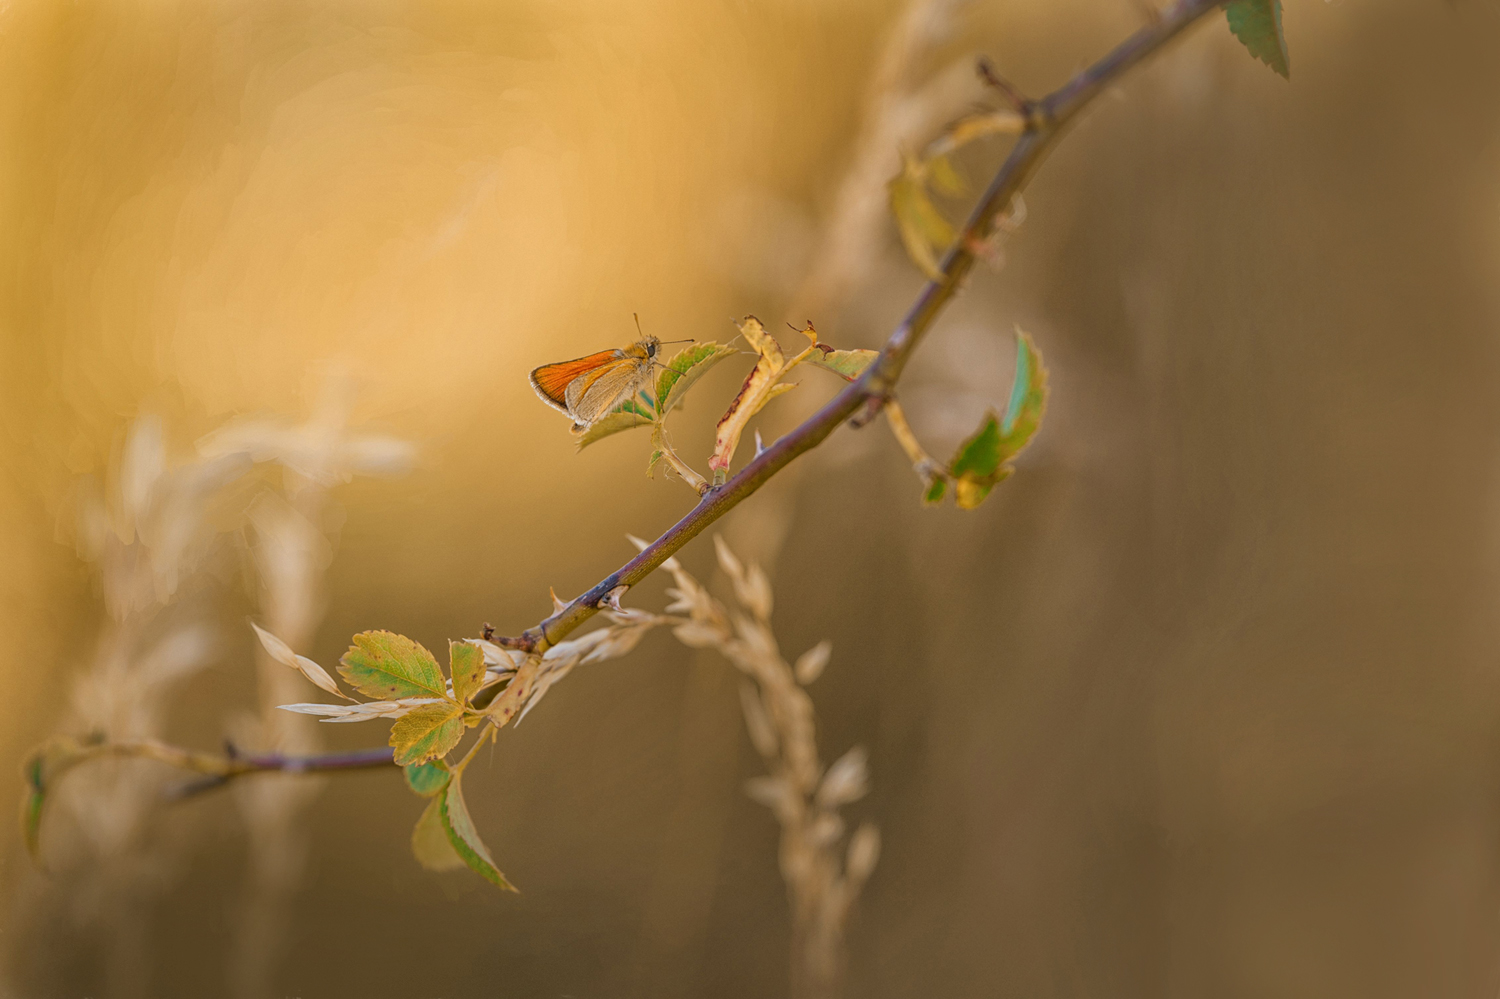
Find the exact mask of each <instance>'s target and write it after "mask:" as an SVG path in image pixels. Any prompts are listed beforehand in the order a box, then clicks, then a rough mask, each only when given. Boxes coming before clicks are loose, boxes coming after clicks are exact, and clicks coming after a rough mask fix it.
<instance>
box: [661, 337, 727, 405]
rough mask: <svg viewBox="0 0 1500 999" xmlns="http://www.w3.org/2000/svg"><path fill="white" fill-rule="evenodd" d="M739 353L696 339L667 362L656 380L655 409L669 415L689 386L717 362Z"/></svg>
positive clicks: (718, 344)
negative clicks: (698, 341)
mask: <svg viewBox="0 0 1500 999" xmlns="http://www.w3.org/2000/svg"><path fill="white" fill-rule="evenodd" d="M737 353H739V351H737V350H735V349H734V348H733V347H730V346H728V345H727V344H722V343H713V342H709V343H695V344H692V345H690V346H689V347H687V348H686V349H685V350H682V351H679V352H678V353H677V356H676V357H674V358H672V359H671V360H670V361H668V362H667V365H666V370H665V371H663V372H662V373H661V375H660V377H658V378H657V380H656V411H657V413H659V414H660V415H662V416H666V415H667V414H668V413H670V412H671V411H672V410H673V408H675V407H676V406H677V405H678V403H680V402H682V397H683V396H685V395H687V392H688V389H690V388H692V387H693V384H694V383H695V382H696V381H697V380H698V379H700V378H702V377H703V376H704V375H706V374H707V373H708V369H709V368H712V367H713V366H714V365H715V364H718V363H719V362H720V361H722V360H724V358H726V357H730V356H732V355H734V354H737Z"/></svg>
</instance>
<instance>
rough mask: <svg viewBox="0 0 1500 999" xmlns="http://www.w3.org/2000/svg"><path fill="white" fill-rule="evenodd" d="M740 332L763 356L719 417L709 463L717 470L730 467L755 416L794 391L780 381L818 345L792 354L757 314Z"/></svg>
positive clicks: (810, 335) (741, 327)
mask: <svg viewBox="0 0 1500 999" xmlns="http://www.w3.org/2000/svg"><path fill="white" fill-rule="evenodd" d="M740 333H741V334H743V335H744V337H745V342H746V343H748V344H749V345H750V346H751V347H752V348H753V349H754V350H755V352H756V354H758V355H759V357H758V358H757V360H756V362H755V367H754V368H752V369H751V370H750V373H749V374H748V375H746V376H745V382H744V384H743V385H741V386H740V392H739V395H737V396H735V397H734V401H733V402H732V403H730V404H729V409H728V411H726V412H725V413H724V416H723V417H722V418H721V419H720V420H719V427H718V432H717V433H716V434H715V437H714V452H713V455H712V457H710V458H709V459H708V467H709V468H711V469H713V470H714V472H716V473H718V472H727V471H728V470H729V464H730V462H731V461H732V460H733V458H734V452H735V449H736V448H738V447H739V444H740V435H741V434H743V433H744V432H745V425H746V424H748V423H749V422H750V419H751V417H753V416H754V415H755V414H756V413H758V412H760V410H761V407H763V406H764V405H765V404H766V403H768V402H770V401H771V400H772V399H773V398H775V397H776V396H777V395H780V394H781V393H782V392H786V391H790V389H791V386H783V385H778V384H777V383H778V382H780V380H781V379H782V378H783V377H784V376H785V375H786V373H787V372H789V371H791V370H792V368H794V367H796V366H797V365H798V364H800V363H801V362H802V361H803V360H805V359H806V358H807V356H808V355H809V354H810V353H811V352H812V351H813V350H814V349H815V348H814V347H813V346H811V344H809V346H808V347H807V349H806V350H803V351H802V352H801V353H799V354H797V355H795V356H793V357H791V358H788V357H787V356H786V355H785V354H784V353H783V352H782V350H781V344H779V343H777V342H776V338H775V337H773V336H772V335H771V334H769V333H767V332H766V330H765V327H764V326H762V325H761V322H760V320H759V319H756V318H755V317H754V316H746V317H745V318H744V320H743V321H742V322H741V323H740ZM808 339H809V340H810V341H812V342H813V343H816V342H817V337H816V334H815V333H813V332H809V334H808Z"/></svg>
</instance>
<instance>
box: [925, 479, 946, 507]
mask: <svg viewBox="0 0 1500 999" xmlns="http://www.w3.org/2000/svg"><path fill="white" fill-rule="evenodd" d="M947 491H948V480H947V479H945V478H943V477H942V476H940V475H937V476H933V479H932V482H931V483H929V484H928V486H927V491H926V492H925V493H923V494H922V502H923V503H925V504H926V505H928V506H936V505H937V504H939V503H941V502H942V501H943V495H944V494H945V493H947Z"/></svg>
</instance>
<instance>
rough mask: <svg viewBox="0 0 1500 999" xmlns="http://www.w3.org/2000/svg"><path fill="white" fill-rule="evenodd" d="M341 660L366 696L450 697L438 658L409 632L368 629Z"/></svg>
mask: <svg viewBox="0 0 1500 999" xmlns="http://www.w3.org/2000/svg"><path fill="white" fill-rule="evenodd" d="M353 641H354V644H353V645H351V646H349V651H348V652H345V653H344V656H343V658H342V659H340V660H339V672H340V673H342V674H343V676H344V679H345V680H348V681H349V684H350V686H352V687H353V688H354V689H355V690H358V691H359V692H360V693H361V694H364V695H365V696H366V697H374V698H376V699H378V700H382V701H394V700H397V699H399V698H402V697H447V696H448V684H447V683H446V682H444V680H443V671H442V670H440V669H438V664H437V660H436V659H434V658H433V657H432V653H431V652H428V651H427V650H426V649H424V648H422V646H420V645H418V644H417V643H416V642H413V641H412V640H411V639H410V638H407V637H406V636H405V635H397V634H394V633H393V632H389V631H365V632H361V633H360V634H358V635H355V636H354V639H353Z"/></svg>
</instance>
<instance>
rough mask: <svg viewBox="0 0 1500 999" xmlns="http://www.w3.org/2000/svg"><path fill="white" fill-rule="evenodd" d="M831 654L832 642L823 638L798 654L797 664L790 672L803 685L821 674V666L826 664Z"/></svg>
mask: <svg viewBox="0 0 1500 999" xmlns="http://www.w3.org/2000/svg"><path fill="white" fill-rule="evenodd" d="M832 655H833V643H832V642H830V641H829V640H828V639H826V638H825V639H823V641H821V642H819V643H818V644H817V645H814V646H813V647H812V648H810V649H808V650H807V651H806V652H804V653H802V655H800V656H798V657H797V665H796V666H794V667H792V672H793V673H795V674H796V677H797V682H798V683H800V684H802V685H803V686H804V687H805V686H807V685H808V684H809V683H812V682H813V681H814V680H816V679H817V678H818V677H820V676H822V675H823V667H825V666H827V665H828V659H829V657H830V656H832Z"/></svg>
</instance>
